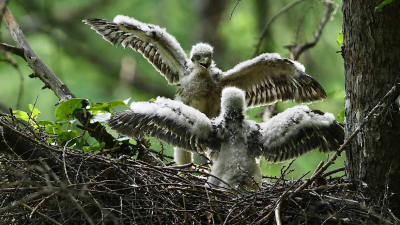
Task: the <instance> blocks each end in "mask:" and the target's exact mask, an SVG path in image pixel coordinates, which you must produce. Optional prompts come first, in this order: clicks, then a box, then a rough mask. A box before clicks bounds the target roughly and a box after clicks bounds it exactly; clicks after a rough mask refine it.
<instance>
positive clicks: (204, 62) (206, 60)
mask: <svg viewBox="0 0 400 225" xmlns="http://www.w3.org/2000/svg"><path fill="white" fill-rule="evenodd" d="M199 65H200V66H202V67H203V68H204V69H208V67H209V66H210V65H211V59H210V58H208V57H204V58H203V59H202V60H201V61H200V62H199Z"/></svg>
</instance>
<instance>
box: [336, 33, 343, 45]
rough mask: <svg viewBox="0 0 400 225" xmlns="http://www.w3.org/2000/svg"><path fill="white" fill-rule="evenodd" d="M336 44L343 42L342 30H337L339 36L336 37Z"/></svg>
mask: <svg viewBox="0 0 400 225" xmlns="http://www.w3.org/2000/svg"><path fill="white" fill-rule="evenodd" d="M336 44H337V46H338V47H340V46H342V44H343V32H342V31H340V32H339V36H338V38H337V39H336Z"/></svg>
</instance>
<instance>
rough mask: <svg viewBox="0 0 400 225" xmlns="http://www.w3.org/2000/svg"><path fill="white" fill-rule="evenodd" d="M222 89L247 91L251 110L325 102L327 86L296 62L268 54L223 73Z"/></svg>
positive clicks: (248, 104) (221, 79)
mask: <svg viewBox="0 0 400 225" xmlns="http://www.w3.org/2000/svg"><path fill="white" fill-rule="evenodd" d="M220 83H221V86H222V87H226V86H235V87H239V88H241V89H243V90H244V91H246V102H247V106H248V107H255V106H259V105H266V104H271V103H274V102H276V101H289V100H292V101H293V100H295V101H296V102H299V103H304V102H312V101H320V100H323V99H325V98H326V97H327V96H326V92H325V90H324V89H323V87H322V86H321V85H320V84H319V83H318V82H317V81H316V80H315V79H314V78H312V77H311V76H309V75H307V74H306V73H305V72H304V66H302V65H301V64H300V63H298V62H296V61H292V60H289V59H282V58H281V57H280V56H279V54H277V53H266V54H262V55H260V56H258V57H255V58H253V59H251V60H248V61H244V62H241V63H239V64H238V65H236V66H235V67H234V68H233V69H231V70H228V71H226V72H224V73H222V75H221V78H220Z"/></svg>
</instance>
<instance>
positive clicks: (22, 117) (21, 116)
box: [13, 110, 29, 122]
mask: <svg viewBox="0 0 400 225" xmlns="http://www.w3.org/2000/svg"><path fill="white" fill-rule="evenodd" d="M13 113H14V115H15V117H16V118H17V119H19V120H23V121H26V122H28V121H29V116H28V113H26V112H24V111H21V110H13Z"/></svg>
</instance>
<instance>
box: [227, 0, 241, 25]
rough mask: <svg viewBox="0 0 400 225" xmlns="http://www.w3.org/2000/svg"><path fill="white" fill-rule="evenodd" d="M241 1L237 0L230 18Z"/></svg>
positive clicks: (230, 18)
mask: <svg viewBox="0 0 400 225" xmlns="http://www.w3.org/2000/svg"><path fill="white" fill-rule="evenodd" d="M240 1H241V0H238V1H237V2H236V5H235V7H233V10H232V12H231V16H230V17H229V20H232V16H233V12H235V9H236V7H237V6H238V5H239V3H240Z"/></svg>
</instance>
